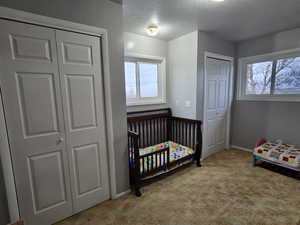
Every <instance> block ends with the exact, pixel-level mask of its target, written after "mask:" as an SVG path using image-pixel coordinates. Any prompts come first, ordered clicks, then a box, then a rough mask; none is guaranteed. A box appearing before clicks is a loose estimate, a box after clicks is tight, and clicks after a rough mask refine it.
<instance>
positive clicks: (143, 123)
mask: <svg viewBox="0 0 300 225" xmlns="http://www.w3.org/2000/svg"><path fill="white" fill-rule="evenodd" d="M127 121H128V130H129V131H128V153H129V166H130V182H131V184H132V186H133V187H134V189H135V193H136V195H137V196H140V195H141V193H140V191H139V188H140V186H141V185H142V183H143V181H145V179H146V178H147V177H149V176H151V175H154V174H155V173H158V172H164V170H165V171H167V170H168V169H169V168H171V167H174V166H175V165H180V164H183V163H184V162H186V161H190V160H191V158H194V159H195V160H196V162H197V165H198V166H201V163H200V159H201V152H202V134H201V125H202V122H201V121H199V120H192V119H186V118H180V117H173V116H172V112H171V109H170V108H165V109H159V110H148V111H139V112H129V113H128V117H127ZM167 141H173V142H176V143H178V144H182V145H184V146H187V147H190V148H192V149H194V151H195V153H194V154H193V155H189V156H186V157H184V158H181V159H179V160H176V161H173V162H171V163H170V159H169V148H165V149H162V150H159V151H155V152H152V153H149V154H146V155H142V156H140V152H139V149H140V148H145V147H149V146H153V145H156V144H160V143H164V142H167ZM163 157H164V158H163ZM158 158H159V159H163V161H162V163H161V164H159V166H157V165H156V166H155V168H154V167H152V168H151V167H149V166H150V164H151V165H152V166H153V165H154V162H156V163H157V159H158ZM145 161H148V162H150V163H148V164H146V165H148V167H147V168H146V167H145V163H144V162H145Z"/></svg>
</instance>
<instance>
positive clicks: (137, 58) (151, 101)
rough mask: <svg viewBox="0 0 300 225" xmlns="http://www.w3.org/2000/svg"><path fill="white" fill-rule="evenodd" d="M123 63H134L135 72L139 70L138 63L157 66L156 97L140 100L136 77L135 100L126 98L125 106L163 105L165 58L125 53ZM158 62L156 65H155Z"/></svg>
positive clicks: (164, 101) (164, 96)
mask: <svg viewBox="0 0 300 225" xmlns="http://www.w3.org/2000/svg"><path fill="white" fill-rule="evenodd" d="M125 62H136V63H137V64H136V71H137V73H139V72H138V70H139V63H150V64H151V63H153V64H157V65H158V71H157V72H158V73H157V75H158V97H144V98H140V87H139V83H140V81H139V77H138V76H137V77H136V83H137V90H136V91H137V92H136V94H137V98H132V99H130V98H127V97H126V104H127V106H138V105H156V104H165V103H167V101H166V58H164V57H158V56H150V55H143V54H138V53H132V52H130V53H128V52H127V53H125V59H124V64H125ZM156 62H158V63H156Z"/></svg>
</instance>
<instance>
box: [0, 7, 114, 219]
mask: <svg viewBox="0 0 300 225" xmlns="http://www.w3.org/2000/svg"><path fill="white" fill-rule="evenodd" d="M0 15H1V16H0V19H6V20H13V21H17V22H22V23H29V24H33V25H37V26H42V27H49V28H53V29H58V30H65V31H71V32H76V33H81V34H87V35H92V36H96V37H99V38H101V50H102V51H101V52H99V54H100V56H101V59H102V63H103V64H102V65H103V66H102V70H103V71H102V73H103V81H104V93H103V94H104V101H105V102H104V107H105V118H106V123H105V125H106V129H105V130H106V137H105V139H106V149H107V156H108V167H109V168H108V177H109V182H110V185H109V189H110V198H111V199H115V198H117V197H118V196H119V194H117V190H116V175H115V155H114V147H113V134H112V133H113V131H112V130H113V129H112V117H111V115H112V109H111V104H110V102H111V94H110V93H111V88H110V71H109V55H108V35H107V30H106V29H103V28H98V27H93V26H88V25H84V24H79V23H73V22H70V21H66V20H61V19H55V18H51V17H46V16H41V15H37V14H33V13H28V12H24V11H20V10H15V9H10V8H6V7H0ZM0 73H1V71H0ZM1 86H2V85H1V83H0V92H1ZM0 149H1V151H0V158H1V161H2V165H3V174H4V182H5V186H6V190H7V191H6V194H7V200H8V208H9V215H10V223H15V222H17V221H19V220H20V219H21V218H20V212H19V208H18V198H17V192H16V186H15V180H14V173H13V164H12V158H11V153H10V149H9V141H8V137H7V129H6V122H5V115H4V110H3V103H2V97H1V96H0Z"/></svg>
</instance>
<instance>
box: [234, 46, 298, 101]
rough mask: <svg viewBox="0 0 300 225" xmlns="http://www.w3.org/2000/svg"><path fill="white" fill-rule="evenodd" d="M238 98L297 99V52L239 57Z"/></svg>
mask: <svg viewBox="0 0 300 225" xmlns="http://www.w3.org/2000/svg"><path fill="white" fill-rule="evenodd" d="M239 67H240V72H239V91H238V92H239V94H238V99H239V100H271V101H272V100H274V101H300V52H285V53H276V54H270V55H265V56H257V57H249V58H242V59H240V62H239Z"/></svg>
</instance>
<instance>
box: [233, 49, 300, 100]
mask: <svg viewBox="0 0 300 225" xmlns="http://www.w3.org/2000/svg"><path fill="white" fill-rule="evenodd" d="M293 57H300V48H297V49H291V50H285V51H279V52H273V53H270V54H265V55H257V56H250V57H243V58H240V59H239V62H238V80H237V100H239V101H281V102H300V94H285V95H270V94H261V95H253V94H252V95H251V94H248V95H247V94H246V85H247V84H246V82H247V64H253V63H259V62H265V61H273V60H276V59H283V58H293Z"/></svg>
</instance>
